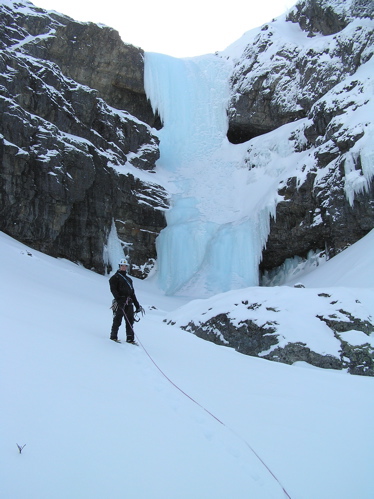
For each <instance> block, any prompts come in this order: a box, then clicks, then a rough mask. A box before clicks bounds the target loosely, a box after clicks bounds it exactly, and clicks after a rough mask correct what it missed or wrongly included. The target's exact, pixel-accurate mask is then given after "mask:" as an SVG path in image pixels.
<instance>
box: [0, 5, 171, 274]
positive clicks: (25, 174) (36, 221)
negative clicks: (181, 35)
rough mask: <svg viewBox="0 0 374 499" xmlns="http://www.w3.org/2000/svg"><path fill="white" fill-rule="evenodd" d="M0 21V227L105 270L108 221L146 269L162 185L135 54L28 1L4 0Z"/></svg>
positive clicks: (159, 218) (114, 36) (162, 204)
mask: <svg viewBox="0 0 374 499" xmlns="http://www.w3.org/2000/svg"><path fill="white" fill-rule="evenodd" d="M0 23H1V29H0V48H1V52H0V92H1V93H0V113H1V122H0V161H1V171H0V217H1V218H0V230H2V231H4V232H6V233H7V234H9V235H11V236H12V237H15V238H16V239H18V240H20V241H22V242H24V243H26V244H28V245H30V246H32V247H34V248H36V249H38V250H41V251H43V252H45V253H48V254H50V255H53V256H58V257H64V258H68V259H70V260H73V261H79V262H81V263H82V264H83V265H85V266H86V267H88V268H93V269H95V270H96V271H98V272H104V271H105V269H106V268H108V267H109V268H110V266H111V265H112V264H115V262H111V261H110V258H109V260H108V253H107V252H105V248H106V247H107V244H108V237H109V234H110V232H111V229H112V227H113V223H114V224H115V227H116V230H117V234H118V237H119V239H120V241H122V246H123V248H124V251H125V253H126V254H128V255H129V257H130V259H131V263H132V265H133V271H134V274H135V275H137V276H139V277H142V276H144V275H146V273H147V271H148V270H149V267H150V266H151V265H152V262H153V261H154V259H155V258H156V251H155V238H156V236H157V234H158V233H159V231H160V230H161V229H162V228H163V227H164V225H165V221H164V216H163V210H164V209H166V208H167V195H166V192H165V191H164V189H163V188H162V187H161V186H159V185H158V184H157V183H156V182H154V181H153V179H152V169H153V167H154V165H155V161H156V160H157V159H158V157H159V151H158V139H157V138H156V137H155V136H154V135H153V133H152V129H151V127H150V126H149V125H152V126H155V125H157V117H155V116H154V115H153V113H152V110H151V108H150V106H149V103H148V102H147V99H146V96H145V92H144V88H143V52H142V51H141V49H138V48H136V47H133V46H131V45H126V44H124V43H123V42H122V41H121V39H120V38H119V35H118V33H117V32H115V31H114V30H112V29H111V28H106V27H99V26H97V25H95V24H91V23H78V22H75V21H73V20H72V19H70V18H68V17H65V16H61V15H57V14H55V13H50V14H48V13H46V12H45V11H43V10H42V9H38V8H35V7H34V6H33V5H32V4H30V3H27V2H22V3H16V2H14V3H13V5H12V6H11V5H10V4H8V5H1V6H0ZM119 244H120V243H119Z"/></svg>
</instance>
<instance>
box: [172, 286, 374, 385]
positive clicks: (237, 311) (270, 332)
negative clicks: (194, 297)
mask: <svg viewBox="0 0 374 499" xmlns="http://www.w3.org/2000/svg"><path fill="white" fill-rule="evenodd" d="M265 293H266V294H265ZM249 295H251V296H252V299H249V298H248V299H247V298H246V296H249ZM254 300H255V301H254ZM343 307H344V308H343ZM370 309H371V303H363V302H362V301H361V300H360V299H358V298H357V297H355V296H352V295H349V294H347V293H344V292H343V291H340V292H338V291H336V290H334V292H321V291H318V290H307V289H302V288H296V287H295V288H294V289H293V288H287V287H283V288H279V289H277V288H268V289H266V290H264V289H263V288H262V289H261V288H257V289H256V288H250V289H248V290H242V291H238V292H236V293H235V294H234V293H233V292H231V293H226V294H222V295H221V296H220V297H219V298H217V297H214V298H213V299H208V300H204V301H201V302H200V303H198V304H197V303H196V304H195V306H194V307H193V308H191V307H190V308H189V311H190V312H191V314H190V319H187V317H188V315H189V314H186V313H185V310H184V309H183V307H182V309H181V310H180V311H175V312H174V313H171V314H170V317H169V318H168V319H166V320H165V322H166V323H167V324H168V325H169V326H175V325H176V326H179V327H180V328H181V329H184V330H186V331H188V332H191V333H193V334H195V335H196V336H198V337H199V338H202V339H204V340H208V341H211V342H213V343H215V344H217V345H221V346H226V347H231V348H234V349H235V350H236V351H238V352H240V353H242V354H245V355H251V356H254V357H260V358H262V359H267V360H271V361H274V362H282V363H284V364H290V365H291V364H294V363H295V362H300V361H302V362H307V363H308V364H311V365H313V366H316V367H321V368H324V369H336V370H344V371H346V372H348V373H350V374H358V375H362V376H374V335H373V333H374V324H373V321H372V317H371V315H370ZM348 310H350V311H348Z"/></svg>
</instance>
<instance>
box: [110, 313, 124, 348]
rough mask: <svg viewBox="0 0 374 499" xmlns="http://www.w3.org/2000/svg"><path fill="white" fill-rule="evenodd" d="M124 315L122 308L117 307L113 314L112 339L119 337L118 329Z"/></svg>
mask: <svg viewBox="0 0 374 499" xmlns="http://www.w3.org/2000/svg"><path fill="white" fill-rule="evenodd" d="M122 317H123V312H122V310H121V309H120V308H117V310H116V311H115V312H114V314H113V324H112V330H111V332H110V339H111V340H117V339H118V329H119V327H120V325H121V322H122Z"/></svg>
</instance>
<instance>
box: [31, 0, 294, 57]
mask: <svg viewBox="0 0 374 499" xmlns="http://www.w3.org/2000/svg"><path fill="white" fill-rule="evenodd" d="M33 3H34V5H37V6H38V7H42V8H44V9H47V10H55V11H57V12H60V13H63V14H66V15H68V16H70V17H72V18H73V19H76V20H78V21H92V22H96V23H103V24H106V25H108V26H110V27H112V28H115V29H117V30H118V31H119V33H120V35H121V37H122V40H123V41H124V42H126V43H131V44H132V45H136V46H138V47H141V48H142V49H143V50H145V51H146V52H159V53H161V54H167V55H171V56H174V57H192V56H196V55H202V54H206V53H213V52H216V51H220V50H223V49H225V48H226V47H228V46H229V45H230V44H231V43H233V42H235V41H236V40H237V39H238V38H240V37H241V36H242V35H243V34H244V33H245V32H246V31H248V30H250V29H252V28H256V27H258V26H261V25H262V24H264V23H266V22H268V21H271V19H272V18H274V17H277V16H278V15H280V14H283V13H284V12H285V11H286V10H287V9H288V8H290V7H292V6H293V5H294V4H295V3H296V0H261V1H260V2H249V1H248V0H233V1H231V2H230V3H229V4H227V3H219V2H216V1H213V0H190V1H189V2H184V3H179V2H175V1H173V0H158V1H157V2H155V1H154V0H143V1H142V2H122V1H118V0H107V1H106V2H103V1H101V0H100V1H97V0H95V1H92V0H79V2H77V0H35V1H34V2H33Z"/></svg>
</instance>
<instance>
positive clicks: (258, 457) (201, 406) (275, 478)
mask: <svg viewBox="0 0 374 499" xmlns="http://www.w3.org/2000/svg"><path fill="white" fill-rule="evenodd" d="M125 317H126V315H125ZM126 320H128V319H127V317H126ZM129 324H130V322H129ZM130 325H131V324H130ZM131 329H133V328H132V326H131ZM133 331H134V330H133ZM134 337H135V338H136V341H137V342H138V343H139V345H140V346H141V347H142V349H143V350H144V352H145V353H146V355H147V356H148V358H149V359H150V361H151V362H152V364H153V365H154V366H155V367H156V369H158V371H159V372H160V373H161V374H162V376H164V378H165V379H167V381H169V383H170V384H171V385H173V386H174V388H176V389H177V390H178V391H180V392H181V393H182V394H183V395H184V396H186V397H187V398H188V399H190V400H191V401H192V402H193V403H194V404H196V405H197V406H199V407H200V408H201V409H203V410H204V411H205V412H206V413H207V414H209V416H211V417H212V418H213V419H215V420H216V421H218V423H220V424H221V425H222V426H224V427H225V428H227V429H228V430H229V431H231V432H232V433H233V434H234V435H235V436H236V437H237V438H239V439H240V440H242V441H243V442H244V443H245V445H246V446H247V447H248V448H249V449H250V451H251V452H252V453H253V454H254V455H255V456H256V457H257V459H258V460H259V461H260V462H261V464H262V465H263V466H264V467H265V468H266V469H267V471H268V472H269V473H270V475H271V476H272V477H273V478H274V480H275V481H276V482H277V483H278V484H279V486H280V487H281V489H282V490H283V492H284V493H285V495H286V497H288V499H291V496H290V495H289V493H288V492H287V490H286V489H285V487H284V486H283V485H282V484H281V482H280V481H279V479H278V478H277V477H276V476H275V474H274V473H273V472H272V471H271V469H270V468H269V466H268V465H267V464H266V463H265V461H264V460H263V459H262V458H261V457H260V456H259V455H258V453H257V452H256V451H255V450H254V449H253V447H252V446H251V445H250V444H249V443H248V442H247V441H246V440H245V439H244V438H243V437H242V436H241V435H239V434H238V433H236V432H235V431H234V430H233V429H232V428H230V427H229V426H227V425H226V424H225V423H224V422H223V421H221V420H220V419H218V418H217V416H215V415H214V414H213V413H212V412H210V411H209V410H208V409H207V408H206V407H204V406H203V405H201V404H200V403H199V402H197V400H195V399H194V398H192V397H191V396H190V395H188V393H186V392H185V391H184V390H182V388H180V387H179V386H178V385H176V384H175V383H174V381H173V380H171V379H170V378H169V377H168V376H167V375H166V374H165V373H164V371H163V370H162V369H161V368H160V367H159V366H158V364H157V363H156V362H155V361H154V360H153V358H152V357H151V355H150V354H149V353H148V351H147V349H146V348H145V347H144V345H143V343H142V342H141V341H140V339H139V336H138V335H136V334H135V332H134Z"/></svg>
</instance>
